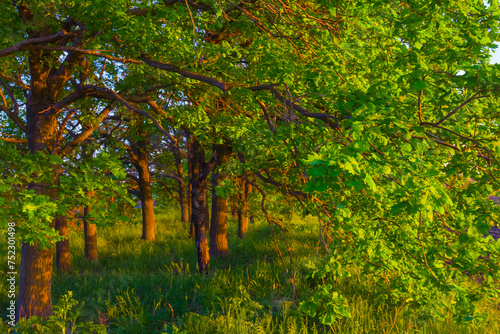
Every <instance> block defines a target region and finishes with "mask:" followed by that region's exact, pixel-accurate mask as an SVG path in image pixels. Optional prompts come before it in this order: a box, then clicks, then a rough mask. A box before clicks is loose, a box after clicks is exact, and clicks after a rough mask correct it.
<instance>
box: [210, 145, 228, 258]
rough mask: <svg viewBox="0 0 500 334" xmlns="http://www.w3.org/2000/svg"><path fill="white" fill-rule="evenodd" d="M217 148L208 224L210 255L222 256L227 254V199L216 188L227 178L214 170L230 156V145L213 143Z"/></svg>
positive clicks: (215, 148) (222, 165)
mask: <svg viewBox="0 0 500 334" xmlns="http://www.w3.org/2000/svg"><path fill="white" fill-rule="evenodd" d="M214 150H217V164H216V166H215V167H214V171H213V173H212V219H211V224H210V255H211V256H215V257H222V256H225V255H227V254H228V245H227V211H228V199H227V198H221V197H219V196H217V193H216V189H217V187H218V186H220V185H221V183H222V182H223V181H224V180H226V179H227V177H228V175H227V173H224V172H220V171H216V169H220V168H221V167H224V165H225V164H226V163H227V162H228V161H229V158H230V157H231V154H232V150H231V145H230V144H228V143H225V144H223V145H214Z"/></svg>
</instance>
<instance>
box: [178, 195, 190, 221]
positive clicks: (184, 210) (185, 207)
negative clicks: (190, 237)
mask: <svg viewBox="0 0 500 334" xmlns="http://www.w3.org/2000/svg"><path fill="white" fill-rule="evenodd" d="M179 195H180V196H181V197H180V198H181V202H180V204H181V221H182V222H183V223H187V222H189V204H188V201H187V199H186V194H185V192H184V189H181V190H179Z"/></svg>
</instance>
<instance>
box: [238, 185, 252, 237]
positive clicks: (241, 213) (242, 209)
mask: <svg viewBox="0 0 500 334" xmlns="http://www.w3.org/2000/svg"><path fill="white" fill-rule="evenodd" d="M238 187H239V190H240V193H239V199H240V206H239V208H238V238H240V239H245V235H246V233H247V229H248V215H249V212H248V194H249V193H250V191H251V190H252V186H251V185H250V183H248V182H247V181H246V179H245V178H241V179H240V181H239V182H238Z"/></svg>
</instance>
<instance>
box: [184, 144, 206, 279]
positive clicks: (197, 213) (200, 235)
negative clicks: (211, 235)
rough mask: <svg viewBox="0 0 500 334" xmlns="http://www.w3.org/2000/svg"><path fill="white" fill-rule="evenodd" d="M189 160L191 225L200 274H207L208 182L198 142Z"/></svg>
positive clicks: (192, 149)
mask: <svg viewBox="0 0 500 334" xmlns="http://www.w3.org/2000/svg"><path fill="white" fill-rule="evenodd" d="M189 159H190V160H191V178H190V183H191V210H192V212H191V223H192V225H193V227H194V234H195V242H196V252H197V257H198V269H199V271H200V274H207V273H208V266H209V263H210V256H209V251H208V240H207V232H206V227H205V213H204V206H205V205H206V203H205V197H204V196H203V194H204V192H205V187H206V182H207V181H206V175H204V174H203V169H204V167H205V153H204V152H203V150H202V148H201V147H200V144H199V143H198V141H197V140H193V142H192V143H191V148H190V152H189Z"/></svg>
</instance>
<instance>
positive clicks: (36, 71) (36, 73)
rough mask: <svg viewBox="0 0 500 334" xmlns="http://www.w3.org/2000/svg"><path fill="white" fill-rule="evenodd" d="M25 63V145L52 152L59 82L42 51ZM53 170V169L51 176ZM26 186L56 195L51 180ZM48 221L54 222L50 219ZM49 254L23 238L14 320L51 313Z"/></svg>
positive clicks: (51, 195) (30, 54) (32, 55)
mask: <svg viewBox="0 0 500 334" xmlns="http://www.w3.org/2000/svg"><path fill="white" fill-rule="evenodd" d="M36 37H40V36H36ZM29 64H30V91H29V94H28V98H27V101H26V127H27V137H28V149H29V151H30V153H31V154H34V153H36V152H42V153H44V154H47V153H48V152H49V153H50V152H52V153H54V154H55V153H56V152H55V146H56V145H55V143H56V137H57V131H58V124H57V116H56V112H55V110H52V109H51V108H50V106H51V105H53V104H54V101H56V99H57V97H58V96H59V93H60V92H61V88H62V86H60V84H58V85H56V84H55V82H54V79H58V78H57V77H56V78H54V77H52V76H51V75H50V74H51V67H50V65H49V62H48V61H46V59H45V56H44V51H42V50H37V51H30V53H29ZM56 171H57V169H54V179H56V176H57V172H56ZM29 187H30V188H31V189H33V190H34V191H35V193H36V194H37V195H48V196H50V197H51V198H53V199H55V198H56V197H57V194H56V190H55V189H53V188H51V184H31V185H29ZM51 225H52V226H54V222H52V223H51ZM53 257H54V256H53V251H52V249H50V248H45V249H41V248H40V245H39V244H38V243H35V244H34V245H32V246H30V245H29V244H27V243H25V242H24V241H23V245H22V249H21V269H20V279H19V292H18V297H17V307H18V309H17V313H16V320H19V318H21V317H27V318H30V317H31V316H34V315H36V316H40V317H45V316H48V315H52V313H53V311H52V296H51V286H52V265H53Z"/></svg>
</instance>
